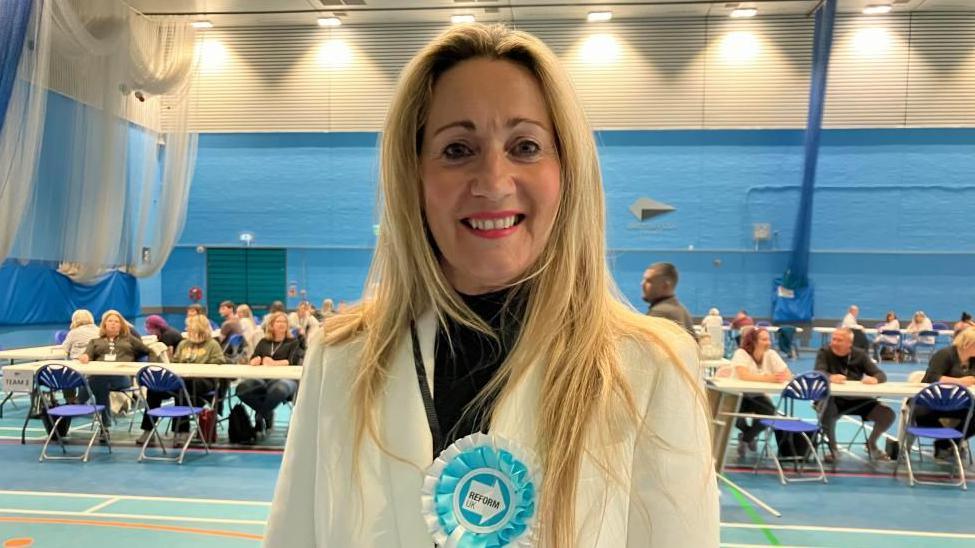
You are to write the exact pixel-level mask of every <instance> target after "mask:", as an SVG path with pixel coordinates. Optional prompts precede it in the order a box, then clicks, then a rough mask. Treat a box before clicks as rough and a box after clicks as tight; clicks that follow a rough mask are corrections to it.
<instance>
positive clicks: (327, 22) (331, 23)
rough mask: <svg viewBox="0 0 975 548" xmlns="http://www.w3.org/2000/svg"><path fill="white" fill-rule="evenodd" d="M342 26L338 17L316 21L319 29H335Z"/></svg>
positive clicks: (322, 18)
mask: <svg viewBox="0 0 975 548" xmlns="http://www.w3.org/2000/svg"><path fill="white" fill-rule="evenodd" d="M341 24H342V20H341V19H339V18H338V17H321V18H319V19H318V26H319V27H337V26H339V25H341Z"/></svg>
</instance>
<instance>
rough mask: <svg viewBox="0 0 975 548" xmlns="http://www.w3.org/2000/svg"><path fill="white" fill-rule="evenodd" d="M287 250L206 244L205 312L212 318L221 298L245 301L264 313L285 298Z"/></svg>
mask: <svg viewBox="0 0 975 548" xmlns="http://www.w3.org/2000/svg"><path fill="white" fill-rule="evenodd" d="M286 277H287V251H286V250H284V249H274V248H239V247H238V248H221V247H216V248H213V247H212V248H208V249H207V295H206V302H207V312H208V315H209V316H210V317H211V318H215V317H216V316H217V315H218V314H217V308H218V307H219V306H220V303H221V302H223V301H233V302H234V303H236V304H242V303H247V304H248V305H250V307H251V309H252V310H253V311H254V313H255V314H258V315H263V314H264V311H266V310H267V307H268V306H269V305H270V304H271V303H272V302H274V301H277V300H280V301H285V298H286V293H287V281H286Z"/></svg>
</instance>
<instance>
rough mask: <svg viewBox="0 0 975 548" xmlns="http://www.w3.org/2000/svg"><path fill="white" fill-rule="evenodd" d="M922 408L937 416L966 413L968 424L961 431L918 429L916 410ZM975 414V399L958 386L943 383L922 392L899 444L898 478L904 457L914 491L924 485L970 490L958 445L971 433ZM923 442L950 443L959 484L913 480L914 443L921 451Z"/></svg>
mask: <svg viewBox="0 0 975 548" xmlns="http://www.w3.org/2000/svg"><path fill="white" fill-rule="evenodd" d="M918 405H920V406H922V407H925V408H927V409H929V410H930V411H934V412H936V413H948V412H952V411H967V413H966V415H965V420H963V421H962V422H961V424H959V425H958V428H948V427H945V426H918V425H917V424H916V422H915V419H916V416H915V410H916V408H917V406H918ZM973 410H975V397H973V396H972V393H971V392H969V390H968V389H967V388H965V387H964V386H961V385H958V384H949V383H943V382H937V383H931V384H929V385H928V386H926V387H924V388H922V389H921V391H920V392H918V393H917V395H916V396H914V397H913V398H912V399H911V409H910V412H909V413H908V418H907V428H905V429H904V436H903V437H904V439H901V440H900V446H901V447H902V449H901V451H900V454H899V455H898V459H897V465H895V466H894V475H895V476H896V475H897V468H898V467H899V466H900V461H901V457H902V456H903V457H904V461H905V462H907V478H908V481H909V483H910V486H911V487H914V485H915V484H918V483H920V484H923V485H949V486H952V487H961V488H962V489H964V490H968V484H967V482H966V480H965V465H964V463H962V460H961V451H959V449H958V445H959V444H960V443H963V442H964V440H965V432H966V431H967V430H968V423H969V421H971V420H972V411H973ZM921 438H928V439H933V440H943V441H948V442H949V443H950V444H951V449H952V450H953V451H954V453H955V465H957V467H958V477H959V480H958V482H957V483H946V482H940V481H921V480H919V479H917V478H915V477H914V468H913V467H912V466H911V448H912V447H913V446H914V442H915V441H917V442H918V446H919V447H918V451H920V443H921Z"/></svg>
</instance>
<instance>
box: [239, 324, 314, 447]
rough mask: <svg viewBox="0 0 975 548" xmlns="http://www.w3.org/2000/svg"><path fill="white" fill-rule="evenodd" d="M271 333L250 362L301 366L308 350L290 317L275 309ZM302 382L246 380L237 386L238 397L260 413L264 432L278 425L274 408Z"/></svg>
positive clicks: (259, 422) (269, 365) (270, 327)
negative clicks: (293, 326)
mask: <svg viewBox="0 0 975 548" xmlns="http://www.w3.org/2000/svg"><path fill="white" fill-rule="evenodd" d="M266 329H267V335H265V336H264V338H263V339H261V341H260V342H259V343H257V346H256V347H255V348H254V354H253V355H252V356H251V361H250V364H251V365H253V366H256V367H275V366H287V365H301V362H302V360H303V359H304V352H303V351H302V349H301V344H300V343H299V342H298V339H295V338H294V337H293V336H292V335H291V330H290V329H289V327H288V316H287V315H285V313H284V312H273V313H271V314H268V317H267V328H266ZM297 391H298V382H297V381H293V380H290V379H277V380H265V379H246V380H244V381H241V382H240V384H238V385H237V397H238V398H240V401H242V402H244V403H245V404H247V405H248V406H249V407H250V408H251V409H253V410H254V411H255V413H256V414H257V431H258V432H261V433H263V432H264V431H265V430H266V429H268V428H271V427H272V426H273V424H274V409H275V408H276V407H277V406H278V405H280V404H281V403H283V402H285V401H287V400H290V399H291V398H292V397H294V395H295V392H297Z"/></svg>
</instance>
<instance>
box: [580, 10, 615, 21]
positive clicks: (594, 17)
mask: <svg viewBox="0 0 975 548" xmlns="http://www.w3.org/2000/svg"><path fill="white" fill-rule="evenodd" d="M612 18H613V12H611V11H590V12H589V15H587V16H586V21H588V22H590V23H603V22H606V21H609V20H610V19H612Z"/></svg>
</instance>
